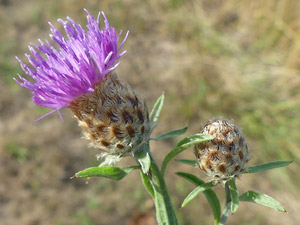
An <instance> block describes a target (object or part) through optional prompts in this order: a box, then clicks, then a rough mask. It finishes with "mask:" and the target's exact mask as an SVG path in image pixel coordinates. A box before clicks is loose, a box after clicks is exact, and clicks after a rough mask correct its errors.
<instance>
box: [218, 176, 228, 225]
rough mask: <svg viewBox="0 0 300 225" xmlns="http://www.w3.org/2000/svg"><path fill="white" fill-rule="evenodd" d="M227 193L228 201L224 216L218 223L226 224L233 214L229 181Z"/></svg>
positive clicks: (220, 224) (226, 184) (226, 188)
mask: <svg viewBox="0 0 300 225" xmlns="http://www.w3.org/2000/svg"><path fill="white" fill-rule="evenodd" d="M225 193H226V202H225V206H224V209H223V212H222V216H221V219H220V222H219V224H218V225H225V224H226V222H227V220H228V218H229V216H230V214H231V209H230V208H231V197H230V192H229V184H228V182H226V183H225Z"/></svg>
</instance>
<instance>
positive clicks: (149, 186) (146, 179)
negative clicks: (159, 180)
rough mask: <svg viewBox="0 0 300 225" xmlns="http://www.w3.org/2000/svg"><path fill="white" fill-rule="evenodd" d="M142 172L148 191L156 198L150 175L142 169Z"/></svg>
mask: <svg viewBox="0 0 300 225" xmlns="http://www.w3.org/2000/svg"><path fill="white" fill-rule="evenodd" d="M140 174H141V177H142V181H143V183H144V185H145V187H146V189H147V191H148V192H149V194H150V195H151V196H152V198H154V190H153V187H152V185H151V182H150V178H149V175H146V174H144V173H143V171H141V172H140Z"/></svg>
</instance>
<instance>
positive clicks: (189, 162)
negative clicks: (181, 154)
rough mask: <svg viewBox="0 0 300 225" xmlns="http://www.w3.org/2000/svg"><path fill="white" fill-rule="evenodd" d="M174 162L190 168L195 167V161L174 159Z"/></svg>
mask: <svg viewBox="0 0 300 225" xmlns="http://www.w3.org/2000/svg"><path fill="white" fill-rule="evenodd" d="M175 161H177V162H180V163H182V164H186V165H190V166H196V165H197V161H196V160H191V159H175Z"/></svg>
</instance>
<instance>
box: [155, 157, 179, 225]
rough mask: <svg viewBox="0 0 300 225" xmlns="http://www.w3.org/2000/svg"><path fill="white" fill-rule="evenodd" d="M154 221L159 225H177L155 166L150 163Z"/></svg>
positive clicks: (164, 187)
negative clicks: (154, 211)
mask: <svg viewBox="0 0 300 225" xmlns="http://www.w3.org/2000/svg"><path fill="white" fill-rule="evenodd" d="M151 174H152V182H153V184H152V187H153V191H154V202H155V209H156V219H157V222H158V224H159V225H178V222H177V218H176V214H175V212H174V209H173V206H172V203H171V200H170V197H169V194H168V191H167V187H166V184H165V181H164V179H163V177H162V176H161V173H160V171H159V168H158V166H157V164H156V163H155V162H154V161H153V162H152V163H151Z"/></svg>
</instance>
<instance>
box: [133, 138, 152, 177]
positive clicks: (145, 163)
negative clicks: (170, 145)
mask: <svg viewBox="0 0 300 225" xmlns="http://www.w3.org/2000/svg"><path fill="white" fill-rule="evenodd" d="M134 157H135V158H136V159H137V161H138V162H139V164H140V165H141V168H142V171H143V173H145V174H147V173H148V172H149V169H150V166H151V158H150V155H149V145H148V143H145V144H143V145H142V146H141V148H140V149H139V151H137V152H136V153H135V154H134Z"/></svg>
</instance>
